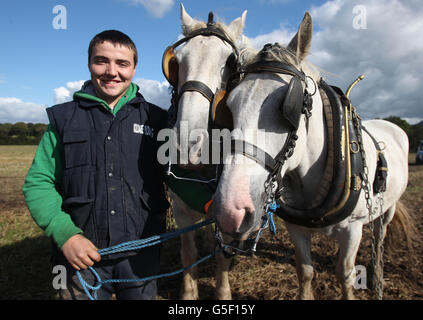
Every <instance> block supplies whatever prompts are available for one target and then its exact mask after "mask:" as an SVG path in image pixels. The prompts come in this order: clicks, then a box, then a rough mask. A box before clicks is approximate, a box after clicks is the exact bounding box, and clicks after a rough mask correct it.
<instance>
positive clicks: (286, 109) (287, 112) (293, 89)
mask: <svg viewBox="0 0 423 320" xmlns="http://www.w3.org/2000/svg"><path fill="white" fill-rule="evenodd" d="M303 100H304V92H303V87H302V85H301V80H300V79H299V78H298V77H295V76H294V77H292V79H291V81H290V82H289V85H288V91H287V92H286V95H285V99H284V100H283V102H282V103H281V105H280V110H281V113H282V116H283V117H284V119H285V120H287V121H288V122H289V124H290V125H291V126H292V128H293V129H298V126H299V123H300V118H301V114H302V109H303Z"/></svg>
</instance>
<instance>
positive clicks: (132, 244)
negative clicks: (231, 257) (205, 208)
mask: <svg viewBox="0 0 423 320" xmlns="http://www.w3.org/2000/svg"><path fill="white" fill-rule="evenodd" d="M213 222H214V219H208V220H205V221H203V222H200V223H197V224H194V225H192V226H189V227H186V228H184V229H179V230H176V231H172V232H168V233H164V234H161V235H157V236H152V237H149V238H145V239H140V240H134V241H128V242H125V243H121V244H118V245H115V246H112V247H109V248H104V249H100V250H98V253H99V254H100V255H101V256H103V255H109V254H113V253H118V252H125V251H134V250H139V249H142V248H146V247H150V246H154V245H157V244H159V243H162V242H164V241H167V240H169V239H172V238H175V237H177V236H179V235H181V234H182V233H185V232H189V231H193V230H195V229H198V228H201V227H203V226H206V225H208V224H211V223H213ZM224 249H226V247H223V248H220V249H218V250H216V251H215V252H213V253H211V254H209V255H207V256H205V257H203V258H201V259H200V260H198V261H197V262H195V263H193V264H191V265H190V266H187V267H184V268H181V269H179V270H176V271H174V272H169V273H164V274H160V275H154V276H150V277H145V278H140V279H107V280H102V279H101V278H100V275H99V274H98V273H97V271H95V269H94V268H93V267H88V269H89V270H90V271H91V273H92V274H93V275H94V276H95V278H96V282H95V284H94V285H89V284H88V283H87V282H86V281H85V280H84V278H83V277H82V275H81V273H80V271H79V270H78V271H76V275H77V277H78V280H79V282H80V283H81V286H82V288H83V290H84V292H85V294H86V295H87V296H88V298H89V299H90V300H97V291H98V290H100V288H101V287H102V286H103V284H106V283H129V282H141V281H151V280H155V279H158V278H162V277H170V276H173V275H176V274H178V273H181V272H184V271H185V270H188V269H190V268H193V267H195V266H196V265H198V264H200V263H202V262H204V261H206V260H207V259H209V258H211V257H213V256H214V255H215V254H217V253H219V252H221V251H223V250H224ZM90 290H91V291H92V292H93V294H91V293H90Z"/></svg>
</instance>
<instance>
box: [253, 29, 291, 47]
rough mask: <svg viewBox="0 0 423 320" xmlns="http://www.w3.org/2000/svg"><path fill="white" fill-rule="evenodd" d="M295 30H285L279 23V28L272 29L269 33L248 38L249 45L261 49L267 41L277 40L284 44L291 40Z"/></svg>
mask: <svg viewBox="0 0 423 320" xmlns="http://www.w3.org/2000/svg"><path fill="white" fill-rule="evenodd" d="M294 35H295V32H293V31H289V30H287V29H286V28H285V27H284V25H283V24H282V23H281V24H280V27H279V29H276V30H273V31H272V32H270V33H267V34H262V35H258V36H257V37H254V38H250V39H249V40H250V42H251V45H252V46H253V47H254V48H256V49H261V48H262V47H263V46H264V45H265V44H267V43H275V42H279V43H280V44H283V45H286V44H288V43H289V41H291V39H292V37H293V36H294Z"/></svg>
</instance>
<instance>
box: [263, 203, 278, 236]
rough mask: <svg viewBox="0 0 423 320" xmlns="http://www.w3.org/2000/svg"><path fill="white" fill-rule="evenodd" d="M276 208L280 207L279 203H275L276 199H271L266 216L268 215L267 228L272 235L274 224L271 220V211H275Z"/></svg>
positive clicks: (274, 229)
mask: <svg viewBox="0 0 423 320" xmlns="http://www.w3.org/2000/svg"><path fill="white" fill-rule="evenodd" d="M277 208H280V205H279V204H277V203H276V201H273V202H272V203H271V204H269V207H268V208H267V212H266V213H267V216H268V217H269V230H270V232H271V233H272V234H273V235H275V234H276V225H275V222H274V221H273V213H275V211H276V209H277Z"/></svg>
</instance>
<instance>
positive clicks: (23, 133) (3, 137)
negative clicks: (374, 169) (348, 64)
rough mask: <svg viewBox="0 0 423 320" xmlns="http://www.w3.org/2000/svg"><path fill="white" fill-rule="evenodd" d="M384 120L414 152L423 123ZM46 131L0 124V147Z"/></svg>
mask: <svg viewBox="0 0 423 320" xmlns="http://www.w3.org/2000/svg"><path fill="white" fill-rule="evenodd" d="M384 120H388V121H390V122H393V123H395V124H396V125H398V126H399V127H401V128H402V129H403V130H404V131H405V132H406V133H407V135H408V140H409V141H410V152H416V149H417V147H418V145H419V143H420V141H421V140H423V121H422V122H420V123H418V124H415V125H411V124H409V123H408V122H407V121H406V120H403V119H401V118H399V117H394V116H391V117H388V118H385V119H384ZM46 129H47V124H44V123H30V122H29V123H25V122H17V123H14V124H12V123H0V145H1V144H2V145H4V144H8V145H24V144H35V145H36V144H38V143H39V142H40V140H41V137H42V136H43V134H44V132H45V131H46Z"/></svg>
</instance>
